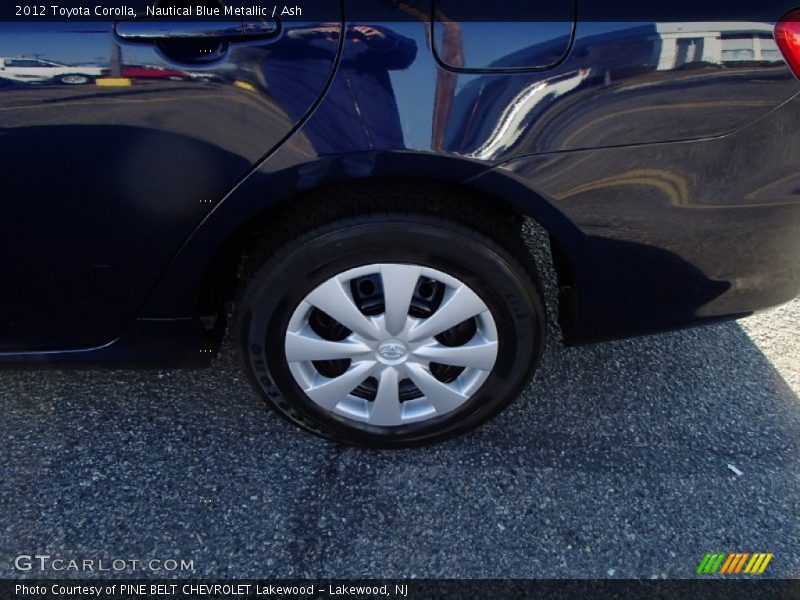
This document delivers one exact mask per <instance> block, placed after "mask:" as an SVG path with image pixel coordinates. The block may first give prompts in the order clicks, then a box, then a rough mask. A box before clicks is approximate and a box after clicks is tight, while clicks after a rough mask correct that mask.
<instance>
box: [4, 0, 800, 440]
mask: <svg viewBox="0 0 800 600" xmlns="http://www.w3.org/2000/svg"><path fill="white" fill-rule="evenodd" d="M61 4H62V5H63V6H67V5H68V4H69V3H67V2H62V3H61ZM125 4H126V5H129V6H130V7H131V9H132V10H134V11H135V14H136V17H135V18H128V17H123V18H118V19H115V18H114V17H109V18H105V20H103V18H102V17H96V16H94V15H93V16H91V17H86V18H85V19H84V20H81V18H77V17H76V18H72V19H66V18H65V19H62V20H57V19H55V18H53V17H51V16H45V17H44V18H34V17H32V16H31V17H25V18H18V19H17V20H12V19H9V20H6V21H3V22H0V155H1V156H2V161H0V181H2V185H0V240H2V246H3V251H2V253H0V276H1V278H0V280H1V281H2V292H3V293H2V294H0V364H2V365H5V366H16V365H21V364H31V365H40V366H59V367H61V366H65V365H110V366H119V365H122V366H133V367H138V366H159V367H167V366H176V365H186V366H207V365H209V364H210V363H211V361H212V359H213V358H214V356H215V355H216V352H217V349H218V347H219V345H220V343H221V341H222V339H223V336H225V334H226V332H228V334H229V336H230V338H229V339H233V340H234V343H235V346H236V347H237V348H238V351H239V353H240V357H241V367H242V369H243V370H244V372H245V373H246V375H247V377H248V379H249V380H250V382H251V383H252V387H253V389H254V390H255V392H256V394H258V395H260V396H261V397H262V398H263V400H264V402H265V403H266V405H268V406H269V407H270V408H272V409H274V410H275V411H277V413H279V414H280V415H282V416H283V417H285V418H286V419H287V420H288V421H289V422H291V423H293V424H295V425H297V426H299V427H301V428H302V429H304V430H306V431H308V432H311V433H314V434H317V435H319V436H322V437H324V438H327V439H329V440H334V441H338V442H343V443H350V444H357V445H364V446H373V447H385V448H399V447H408V446H416V445H422V444H428V443H433V442H438V441H441V440H445V439H447V438H450V437H452V436H456V435H459V434H462V433H465V432H467V431H470V430H472V429H474V428H476V427H478V426H479V425H481V424H483V423H485V422H486V421H487V420H489V419H490V418H492V417H493V416H495V415H497V414H498V413H499V412H500V411H501V410H502V409H503V408H504V407H506V406H507V405H508V404H509V403H510V402H512V401H513V400H514V399H515V397H516V396H517V395H518V394H519V392H520V391H521V389H522V386H523V385H525V384H526V383H527V382H528V381H530V379H531V376H532V374H533V373H534V372H535V370H536V367H537V364H538V361H539V359H540V356H541V355H542V352H543V348H544V347H545V338H546V334H547V331H548V326H547V324H548V323H557V324H558V327H550V328H549V330H550V331H551V332H554V331H556V332H558V334H557V335H558V336H560V337H562V338H563V343H565V344H568V345H571V344H584V343H594V342H602V341H605V340H611V339H617V338H623V337H629V336H637V335H643V334H651V333H656V332H661V331H667V330H672V329H677V328H683V327H688V326H693V325H697V324H703V323H712V322H715V321H719V320H721V319H732V318H738V317H742V316H746V315H750V314H752V313H753V312H754V311H757V310H761V309H764V308H767V307H771V306H775V305H777V304H780V303H783V302H786V301H789V300H791V299H793V298H795V297H796V296H797V295H798V294H800V98H799V97H798V93H800V82H798V76H800V0H785V1H783V0H778V1H771V0H768V1H765V2H752V1H748V2H736V1H733V2H725V3H719V2H717V3H706V2H688V1H686V0H670V1H669V2H667V1H666V0H652V1H651V2H642V3H637V4H636V5H629V4H628V3H626V2H622V3H618V2H599V1H595V0H577V1H573V0H563V1H562V0H552V1H549V2H546V3H541V2H516V1H513V0H495V1H493V2H480V3H478V2H464V1H463V0H342V1H341V2H339V1H337V0H327V1H322V0H320V1H313V0H309V1H308V2H302V3H300V5H299V6H298V7H297V8H298V10H297V11H294V12H290V13H282V14H283V16H282V15H281V14H280V13H279V11H281V7H282V5H279V6H278V7H277V9H276V11H267V13H266V14H264V13H263V11H262V13H260V14H259V15H258V16H249V15H248V14H247V13H246V11H244V12H239V13H236V14H237V15H238V16H226V14H227V13H226V12H225V10H224V9H225V6H226V5H227V4H228V3H226V2H222V1H218V0H198V1H197V2H192V3H190V4H192V5H201V6H202V7H205V8H204V11H203V15H208V14H212V13H213V14H218V15H219V16H218V17H214V18H210V17H206V18H205V20H203V19H200V20H198V19H190V18H186V19H183V17H181V16H175V17H170V18H172V20H164V19H158V18H152V17H147V16H146V15H145V14H144V13H145V11H144V6H145V5H150V6H156V7H158V8H159V9H162V10H164V11H169V10H170V9H171V8H174V7H178V6H184V5H186V3H184V2H177V1H160V2H157V3H155V4H154V3H153V2H133V1H132V2H126V3H125ZM229 4H230V5H231V6H233V5H234V4H235V5H236V6H237V7H241V6H243V3H241V2H236V3H233V2H231V3H229ZM244 4H247V3H244ZM256 4H259V3H256ZM292 7H294V4H292V5H291V6H290V7H289V8H292ZM215 9H220V10H215ZM207 11H211V12H207ZM126 14H127V13H126ZM164 14H167V13H164ZM176 14H177V13H176ZM523 231H525V232H530V231H538V232H540V237H541V238H542V239H543V240H545V244H544V250H545V251H544V252H540V251H533V249H532V244H531V243H530V237H531V236H529V235H527V233H526V234H525V235H523ZM545 273H554V274H555V276H554V277H553V278H552V279H553V280H554V281H555V282H556V284H555V285H554V286H547V287H546V286H545V285H543V282H544V281H549V280H550V279H549V278H548V279H547V280H545V278H544V276H543V275H544V274H545ZM549 287H553V288H554V292H553V293H552V294H549V293H548V291H547V288H549ZM545 296H547V297H545ZM551 296H552V297H551ZM546 307H549V308H546ZM0 377H2V373H0ZM534 396H535V391H534ZM219 401H220V402H221V403H224V402H225V397H224V393H221V396H220V398H219ZM253 401H254V402H257V401H258V400H257V398H256V395H255V394H254V397H253Z"/></svg>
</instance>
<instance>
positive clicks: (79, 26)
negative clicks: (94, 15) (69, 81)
mask: <svg viewBox="0 0 800 600" xmlns="http://www.w3.org/2000/svg"><path fill="white" fill-rule="evenodd" d="M111 26H112V24H111V23H79V22H74V23H30V22H26V23H0V56H3V57H7V56H30V57H33V56H38V57H39V58H44V59H47V60H52V61H55V62H60V63H66V64H79V63H101V64H107V63H108V58H109V55H110V53H111V39H110V38H109V35H108V34H109V32H110V31H111Z"/></svg>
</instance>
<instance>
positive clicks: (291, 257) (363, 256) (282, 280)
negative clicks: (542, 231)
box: [236, 193, 546, 448]
mask: <svg viewBox="0 0 800 600" xmlns="http://www.w3.org/2000/svg"><path fill="white" fill-rule="evenodd" d="M377 196H378V197H376V198H375V199H374V202H371V204H372V205H373V206H374V207H375V208H379V207H380V206H382V205H383V206H387V205H388V206H391V205H392V204H393V203H392V202H388V203H387V202H386V196H387V195H386V194H384V195H381V194H377ZM423 196H424V193H423ZM430 201H431V199H430V198H428V206H430ZM412 204H413V203H412ZM468 205H469V203H467V202H465V203H464V206H468ZM319 206H320V210H322V211H323V213H324V211H325V210H330V204H329V203H328V204H327V207H326V208H324V209H323V208H322V207H323V206H324V205H322V204H321V205H319ZM462 208H463V207H462ZM312 210H313V209H312ZM343 212H345V213H346V211H343ZM351 212H353V213H355V214H351V215H348V216H345V217H342V218H339V219H338V220H337V219H333V220H330V221H329V222H327V223H325V224H320V225H317V226H308V225H307V226H306V227H305V231H304V232H302V233H300V232H297V231H295V232H292V231H291V229H292V226H291V225H289V227H288V231H287V229H286V227H285V224H284V227H283V228H282V230H281V232H280V233H278V232H276V234H275V235H276V236H277V237H278V238H281V239H287V238H289V241H286V242H285V243H283V244H282V245H280V247H278V248H275V247H274V241H269V240H268V241H266V242H265V245H264V246H263V247H262V248H261V249H260V250H259V251H256V252H255V253H254V255H253V257H252V258H251V260H250V262H249V266H248V267H247V269H246V275H245V277H244V279H243V282H242V288H241V291H240V295H239V303H238V313H237V319H236V327H237V337H238V342H239V347H240V350H241V357H242V361H243V365H244V369H245V371H246V372H247V375H248V377H249V379H250V381H251V383H252V385H253V386H254V388H255V389H256V390H257V391H258V392H259V393H260V394H261V395H262V396H263V398H264V399H265V400H266V401H267V403H268V405H270V406H271V407H272V408H274V409H275V410H276V411H277V412H278V413H279V414H281V415H282V416H284V417H286V418H288V419H289V420H290V421H292V422H293V423H294V424H296V425H298V426H299V427H301V428H303V429H305V430H307V431H310V432H313V433H315V434H317V435H319V436H321V437H324V438H327V439H329V440H333V441H337V442H343V443H349V444H355V445H362V446H371V447H387V448H388V447H392V448H397V447H409V446H418V445H424V444H429V443H434V442H439V441H443V440H445V439H448V438H450V437H453V436H456V435H459V434H462V433H465V432H467V431H469V430H472V429H474V428H476V427H478V426H479V425H481V424H483V423H484V422H486V421H487V420H489V419H490V418H492V417H493V416H495V415H496V414H497V413H499V412H500V411H501V410H503V409H504V408H505V407H506V406H507V405H508V404H509V403H510V402H511V401H512V400H514V398H515V397H516V396H517V395H518V393H519V391H520V390H521V388H522V386H523V385H524V384H525V382H526V381H527V380H528V379H529V377H530V376H531V374H532V372H533V371H534V369H535V367H536V365H537V364H538V360H539V358H540V356H541V353H542V350H543V348H544V341H545V332H546V326H545V323H546V317H545V312H544V308H543V303H542V301H541V297H540V293H539V289H538V285H537V283H536V281H537V278H536V274H535V270H534V269H533V266H532V264H531V261H530V257H529V256H528V255H527V253H526V250H525V248H524V246H522V243H521V240H520V239H519V238H518V237H517V235H516V233H515V232H513V231H512V228H509V227H508V225H509V223H506V222H503V221H502V220H498V219H497V217H496V216H495V215H494V214H491V215H488V214H480V211H478V213H477V216H476V215H472V217H470V216H469V214H468V213H465V212H464V210H457V211H455V212H451V213H450V214H449V215H448V216H449V217H450V218H447V217H443V216H439V215H438V214H437V215H434V214H425V213H426V212H428V213H429V212H430V211H429V210H426V209H422V210H420V212H397V211H393V210H390V211H385V212H373V213H371V214H357V213H358V212H359V210H358V209H357V208H352V209H351ZM307 214H308V213H307ZM303 220H304V219H302V218H299V219H295V220H294V223H295V224H299V223H301V222H302V221H303ZM307 220H310V221H312V222H313V220H314V219H313V218H309V219H307ZM459 221H461V222H459ZM465 222H468V224H465ZM295 227H299V225H295ZM486 230H491V231H493V232H495V233H496V236H493V237H489V235H487V234H486V233H484V231H486ZM495 237H497V238H501V239H499V240H498V239H494V238H495ZM374 263H405V264H415V265H422V266H424V267H431V268H433V269H437V270H439V271H441V272H444V273H446V274H448V275H450V276H452V277H455V278H457V279H458V280H459V281H461V282H463V283H465V284H466V285H468V286H469V287H470V288H471V289H472V290H474V291H475V293H476V294H477V295H478V296H479V297H480V298H481V299H482V300H483V302H484V303H485V305H486V306H487V307H488V308H489V310H490V312H491V315H492V317H493V319H494V322H495V324H496V327H497V332H498V346H497V358H496V362H495V364H494V366H493V368H492V370H491V371H490V374H489V375H488V378H487V379H486V380H485V381H484V382H483V384H482V385H481V387H480V388H479V389H478V390H477V391H476V392H475V393H474V394H473V395H472V396H471V397H470V398H469V400H468V401H466V402H465V403H464V404H463V405H462V406H460V407H459V408H458V409H456V410H454V411H453V412H451V413H448V414H444V415H441V416H437V417H435V418H432V419H429V420H426V421H423V422H421V423H413V424H406V425H400V426H397V427H378V426H375V425H370V424H367V423H363V422H357V421H354V420H351V419H348V418H346V417H342V416H340V415H338V414H336V413H334V412H332V411H327V410H325V409H323V408H322V407H320V406H318V405H317V404H315V403H314V402H313V401H311V399H310V398H309V397H308V396H306V394H305V393H304V392H303V391H302V389H301V388H300V386H299V385H298V383H297V381H296V380H295V378H294V377H293V376H292V373H291V372H290V369H289V365H288V363H287V360H286V356H285V353H284V341H285V336H286V331H287V327H288V324H289V320H290V318H291V317H292V314H293V312H294V311H295V308H296V307H297V306H298V305H299V303H300V302H301V300H302V299H303V298H305V297H306V295H307V294H309V293H310V292H311V291H312V290H314V289H315V288H316V287H317V286H319V285H320V284H321V283H323V282H325V281H327V280H328V279H329V278H331V277H333V276H335V275H337V274H340V273H343V272H345V271H347V270H349V269H352V268H354V267H359V266H362V265H366V264H374Z"/></svg>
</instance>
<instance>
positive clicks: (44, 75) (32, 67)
mask: <svg viewBox="0 0 800 600" xmlns="http://www.w3.org/2000/svg"><path fill="white" fill-rule="evenodd" d="M102 74H103V69H101V68H100V67H83V66H74V65H62V64H59V63H54V62H51V61H49V60H42V59H39V58H0V79H9V80H11V81H17V82H20V83H41V82H46V81H57V82H59V83H66V84H68V85H80V84H82V83H89V82H90V81H92V80H93V79H94V78H96V77H100V75H102Z"/></svg>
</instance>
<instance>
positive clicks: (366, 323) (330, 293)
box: [306, 277, 379, 339]
mask: <svg viewBox="0 0 800 600" xmlns="http://www.w3.org/2000/svg"><path fill="white" fill-rule="evenodd" d="M306 301H307V302H308V303H310V304H312V305H313V306H316V307H317V308H318V309H320V310H321V311H323V312H324V313H326V314H328V315H329V316H331V317H333V318H334V319H336V320H337V321H339V323H341V324H342V325H344V326H345V327H347V328H348V329H350V330H351V331H355V332H356V333H358V334H360V335H362V336H364V337H367V338H372V339H374V338H375V337H377V336H378V334H379V330H378V328H377V326H376V325H375V324H374V323H373V322H372V321H370V320H369V319H368V318H367V317H365V316H364V315H363V314H362V313H361V311H360V310H358V307H357V306H356V304H355V302H353V299H352V298H351V297H350V294H348V293H347V292H346V291H345V289H344V286H343V285H342V283H341V282H340V281H339V280H338V279H337V278H336V277H334V278H333V279H329V280H328V281H326V282H325V283H323V284H322V285H321V286H319V287H318V288H317V289H315V290H314V291H313V292H311V294H309V295H308V297H307V298H306Z"/></svg>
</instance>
